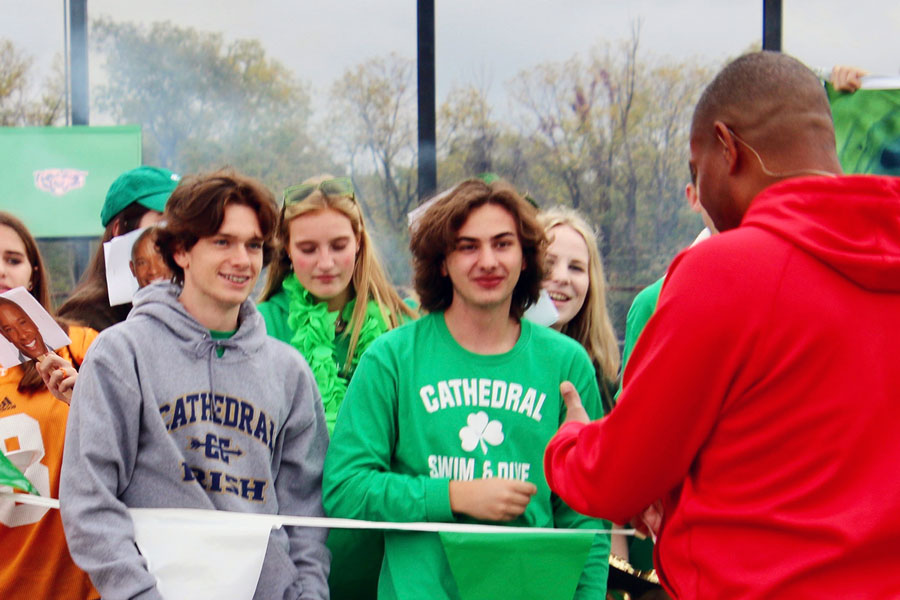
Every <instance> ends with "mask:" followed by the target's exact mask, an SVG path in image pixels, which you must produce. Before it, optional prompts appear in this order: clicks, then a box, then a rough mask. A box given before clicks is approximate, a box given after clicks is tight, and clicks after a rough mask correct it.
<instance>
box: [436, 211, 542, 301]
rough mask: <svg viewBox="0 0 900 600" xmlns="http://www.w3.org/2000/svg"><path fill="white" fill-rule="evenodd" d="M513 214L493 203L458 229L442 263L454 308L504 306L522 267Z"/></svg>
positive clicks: (519, 244)
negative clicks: (451, 292) (450, 287)
mask: <svg viewBox="0 0 900 600" xmlns="http://www.w3.org/2000/svg"><path fill="white" fill-rule="evenodd" d="M517 231H518V230H517V228H516V222H515V220H514V219H513V217H512V215H511V214H510V213H509V212H507V211H506V209H504V208H503V207H501V206H498V205H496V204H484V205H482V206H479V207H478V208H476V209H474V210H472V212H470V213H469V217H468V219H466V222H465V223H463V226H462V227H460V228H459V231H458V232H457V235H456V246H455V247H454V249H453V250H452V251H451V252H450V253H449V254H448V255H447V258H446V259H445V260H444V266H443V269H442V271H443V273H444V274H445V275H447V276H449V277H450V281H451V283H452V284H453V301H452V302H451V305H450V308H451V309H452V308H453V307H454V305H459V306H461V305H466V306H468V307H470V308H477V309H481V310H485V309H495V308H500V307H502V306H504V305H505V306H506V310H507V312H508V311H509V305H510V302H511V300H512V295H513V290H514V289H515V287H516V283H518V281H519V275H520V274H521V273H522V270H523V269H524V268H525V262H524V260H523V258H522V244H521V243H520V241H519V235H518V232H517Z"/></svg>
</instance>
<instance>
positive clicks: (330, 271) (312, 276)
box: [287, 208, 359, 310]
mask: <svg viewBox="0 0 900 600" xmlns="http://www.w3.org/2000/svg"><path fill="white" fill-rule="evenodd" d="M287 246H288V256H289V257H290V259H291V264H292V265H293V267H294V273H295V274H296V276H297V280H298V281H299V282H300V285H302V286H303V287H304V288H305V289H306V290H307V291H309V293H310V294H312V295H313V296H314V297H315V298H316V299H317V300H319V301H325V302H327V303H328V309H329V310H339V309H341V308H343V306H344V305H345V304H346V303H347V301H348V300H349V299H350V297H351V296H352V292H353V290H352V288H351V285H350V284H351V281H352V280H353V270H354V267H355V265H356V255H357V252H358V251H359V242H358V240H357V237H356V235H355V234H354V233H353V226H352V225H351V223H350V219H348V218H347V217H346V216H344V215H343V214H342V213H340V212H338V211H336V210H332V209H328V208H326V209H322V210H317V211H313V212H307V213H303V214H301V215H300V216H298V217H295V218H294V219H292V220H291V221H290V223H288V244H287Z"/></svg>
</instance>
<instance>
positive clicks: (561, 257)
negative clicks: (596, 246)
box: [543, 225, 591, 329]
mask: <svg viewBox="0 0 900 600" xmlns="http://www.w3.org/2000/svg"><path fill="white" fill-rule="evenodd" d="M549 237H550V239H551V242H550V245H549V246H548V247H547V262H546V265H547V268H546V278H545V279H544V283H543V287H544V289H545V290H547V293H548V294H550V299H551V300H553V305H554V306H555V307H556V310H557V311H558V312H559V319H558V320H557V321H556V323H555V324H554V325H553V327H554V328H555V329H561V328H562V327H563V326H564V325H566V324H567V323H568V322H569V321H571V320H572V319H573V318H575V315H577V314H578V311H580V310H581V307H582V306H584V300H585V298H587V293H588V289H589V288H590V284H591V280H590V272H589V267H590V255H589V254H588V247H587V243H586V242H585V241H584V238H583V237H581V234H579V233H578V232H577V231H575V230H574V229H573V228H572V227H570V226H568V225H557V226H556V227H554V228H553V229H551V230H550V232H549Z"/></svg>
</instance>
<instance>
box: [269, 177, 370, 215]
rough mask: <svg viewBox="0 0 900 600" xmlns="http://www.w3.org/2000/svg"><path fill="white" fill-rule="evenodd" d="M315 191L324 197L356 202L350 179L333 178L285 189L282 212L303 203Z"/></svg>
mask: <svg viewBox="0 0 900 600" xmlns="http://www.w3.org/2000/svg"><path fill="white" fill-rule="evenodd" d="M316 191H319V192H322V194H324V195H325V196H344V197H347V198H350V199H351V200H353V201H354V202H355V201H356V192H355V190H354V189H353V182H352V181H351V180H350V178H349V177H335V178H334V179H326V180H324V181H320V182H319V183H301V184H299V185H292V186H291V187H289V188H287V189H285V190H284V203H283V205H282V210H284V208H286V207H288V206H291V205H293V204H297V203H299V202H303V201H304V200H306V199H307V198H309V197H310V196H312V194H313V192H316Z"/></svg>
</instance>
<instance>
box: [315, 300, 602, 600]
mask: <svg viewBox="0 0 900 600" xmlns="http://www.w3.org/2000/svg"><path fill="white" fill-rule="evenodd" d="M565 380H569V381H571V382H572V383H573V384H574V385H575V386H576V388H577V389H578V391H579V392H580V394H581V396H582V401H583V403H584V405H585V408H586V409H587V411H588V414H590V415H591V416H592V417H594V418H599V417H600V416H601V415H602V409H601V407H600V395H599V392H598V389H597V380H596V377H595V374H594V369H593V367H592V366H591V362H590V360H589V358H588V356H587V353H586V352H585V351H584V349H583V348H582V347H581V346H580V345H579V344H578V343H577V342H575V341H574V340H572V339H571V338H569V337H566V336H564V335H562V334H560V333H558V332H556V331H553V330H551V329H549V328H545V327H540V326H538V325H535V324H533V323H530V322H529V321H526V320H523V321H522V330H521V333H520V336H519V340H518V341H517V342H516V344H515V346H514V347H513V348H512V349H511V350H510V351H509V352H506V353H503V354H498V355H478V354H474V353H471V352H469V351H467V350H465V349H464V348H462V347H461V346H460V345H459V344H458V343H457V342H456V341H455V340H454V339H453V337H452V335H451V334H450V332H449V331H448V329H447V325H446V323H445V321H444V315H443V313H434V314H430V315H426V316H425V317H422V318H421V319H419V320H418V321H415V322H412V323H408V324H406V325H404V326H402V327H400V328H398V329H395V330H393V331H391V332H389V333H387V334H385V335H383V336H381V337H380V338H378V340H376V341H375V342H374V343H373V344H372V345H371V346H370V348H369V350H368V351H367V352H366V353H365V355H364V356H363V357H362V359H361V361H360V363H359V366H358V367H357V370H356V374H355V375H354V377H353V380H352V381H351V383H350V387H349V389H348V391H347V396H346V398H345V400H344V403H343V406H342V407H341V411H340V414H339V417H338V421H337V425H336V427H335V430H334V435H333V437H332V440H331V444H330V446H329V449H328V454H327V456H326V460H325V472H324V477H323V503H324V505H325V510H326V513H327V514H329V515H330V516H332V517H349V518H357V519H371V520H376V521H443V522H451V521H465V522H472V520H471V519H469V518H467V517H463V516H461V515H454V514H453V513H452V512H451V510H450V497H449V482H450V480H451V479H458V480H470V479H475V478H480V477H490V476H494V477H506V478H517V479H522V480H527V481H529V482H531V483H533V484H534V485H535V486H537V489H538V492H537V494H536V495H535V496H534V497H532V499H531V501H530V503H529V504H528V508H527V509H526V511H525V513H524V514H523V515H522V516H520V517H519V518H518V519H517V520H515V521H513V522H512V523H511V525H513V526H520V527H562V528H605V527H608V524H607V523H606V522H605V521H601V520H596V519H589V518H587V517H584V516H582V515H579V514H577V513H575V512H574V511H572V510H571V509H569V508H568V507H567V506H566V505H565V504H563V503H562V502H561V501H560V500H559V498H557V497H556V496H555V495H554V494H552V493H551V491H550V488H549V487H548V485H547V482H546V479H545V478H544V472H543V454H544V448H545V447H546V445H547V442H549V440H550V438H551V437H553V435H554V433H556V430H557V429H558V428H559V425H560V423H561V422H562V420H563V419H564V416H565V414H564V404H563V402H562V399H561V397H560V395H559V384H560V383H561V382H562V381H565ZM384 538H385V558H384V562H383V563H382V569H381V577H380V581H379V598H430V599H442V598H448V599H449V598H453V599H456V598H458V597H459V595H458V591H457V588H456V584H455V582H454V579H453V577H452V575H451V572H450V567H449V564H448V562H447V558H446V555H445V553H444V550H443V547H442V546H441V542H440V539H439V537H438V535H437V534H434V533H410V532H396V531H386V532H385V535H384ZM608 554H609V537H608V536H606V535H598V536H596V539H595V542H594V546H593V547H592V550H591V554H590V556H589V558H588V563H587V566H586V568H585V571H584V573H583V575H582V578H581V582H580V583H579V595H578V596H577V597H579V598H581V597H585V598H587V597H591V598H594V597H596V598H603V597H604V595H605V590H606V577H607V570H608V558H607V557H608ZM485 568H490V566H489V565H486V566H485Z"/></svg>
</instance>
